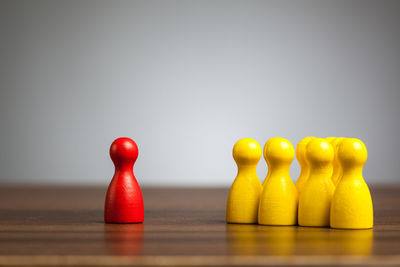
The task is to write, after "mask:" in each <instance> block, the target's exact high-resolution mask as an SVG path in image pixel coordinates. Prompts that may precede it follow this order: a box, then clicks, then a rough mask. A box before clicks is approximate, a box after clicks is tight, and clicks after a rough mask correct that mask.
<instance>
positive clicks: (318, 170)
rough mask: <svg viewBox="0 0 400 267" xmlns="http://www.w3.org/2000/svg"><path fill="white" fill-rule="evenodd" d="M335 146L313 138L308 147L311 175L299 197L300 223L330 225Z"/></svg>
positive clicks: (333, 187)
mask: <svg viewBox="0 0 400 267" xmlns="http://www.w3.org/2000/svg"><path fill="white" fill-rule="evenodd" d="M333 156H334V155H333V148H332V146H331V145H330V144H329V143H328V142H327V141H326V140H324V139H323V138H314V139H312V140H311V141H310V142H309V143H308V145H307V147H306V157H307V159H308V161H309V163H310V168H311V169H310V176H309V177H308V180H307V182H306V184H305V185H304V188H303V191H302V192H301V195H300V199H299V218H298V219H299V225H301V226H320V227H324V226H329V217H330V208H331V201H332V196H333V193H334V191H335V186H334V184H333V183H332V180H331V176H332V161H333Z"/></svg>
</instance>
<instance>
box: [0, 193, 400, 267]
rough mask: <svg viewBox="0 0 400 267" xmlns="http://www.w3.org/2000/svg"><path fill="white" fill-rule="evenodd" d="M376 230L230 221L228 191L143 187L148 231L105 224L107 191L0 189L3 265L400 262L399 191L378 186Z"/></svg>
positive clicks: (142, 226)
mask: <svg viewBox="0 0 400 267" xmlns="http://www.w3.org/2000/svg"><path fill="white" fill-rule="evenodd" d="M371 191H372V195H373V202H374V212H375V227H374V229H372V230H334V229H329V228H311V227H298V226H297V227H273V226H260V225H239V224H226V223H225V204H226V197H227V193H228V189H224V188H217V189H212V188H203V189H201V188H200V189H195V188H144V190H143V197H144V203H145V222H144V223H143V224H127V225H122V224H104V223H103V205H104V196H105V192H106V188H105V187H104V188H92V187H22V188H15V187H6V186H3V187H0V265H1V266H56V265H61V266H127V265H130V266H229V265H236V266H241V265H253V266H258V265H270V266H271V265H278V266H279V265H280V266H282V265H296V266H307V265H314V266H320V265H329V266H333V265H346V266H348V265H359V266H365V265H368V266H382V265H387V266H388V265H392V266H396V265H397V266H398V265H400V187H398V186H390V187H372V188H371Z"/></svg>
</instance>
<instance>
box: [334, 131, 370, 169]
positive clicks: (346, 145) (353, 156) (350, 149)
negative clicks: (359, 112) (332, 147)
mask: <svg viewBox="0 0 400 267" xmlns="http://www.w3.org/2000/svg"><path fill="white" fill-rule="evenodd" d="M338 158H339V161H340V162H341V163H342V165H343V166H346V165H352V166H356V165H364V164H365V162H366V161H367V158H368V152H367V148H366V147H365V145H364V143H363V142H362V141H361V140H359V139H357V138H345V139H343V141H342V142H341V143H340V145H339V148H338Z"/></svg>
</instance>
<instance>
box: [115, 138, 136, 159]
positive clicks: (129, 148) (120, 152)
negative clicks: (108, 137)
mask: <svg viewBox="0 0 400 267" xmlns="http://www.w3.org/2000/svg"><path fill="white" fill-rule="evenodd" d="M138 155H139V150H138V147H137V145H136V143H135V141H133V140H132V139H130V138H128V137H120V138H117V139H115V141H114V142H113V143H112V144H111V147H110V156H111V159H112V161H113V162H114V163H115V164H126V163H135V161H136V159H137V157H138Z"/></svg>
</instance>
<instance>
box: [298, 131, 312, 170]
mask: <svg viewBox="0 0 400 267" xmlns="http://www.w3.org/2000/svg"><path fill="white" fill-rule="evenodd" d="M313 138H315V137H312V136H307V137H305V138H303V139H302V140H301V141H300V142H299V143H298V144H297V146H296V158H297V160H298V162H299V163H300V165H304V164H306V163H307V160H306V146H307V144H308V143H309V142H310V141H311V139H313Z"/></svg>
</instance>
